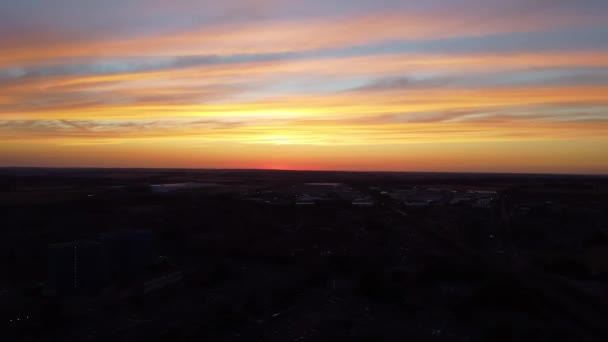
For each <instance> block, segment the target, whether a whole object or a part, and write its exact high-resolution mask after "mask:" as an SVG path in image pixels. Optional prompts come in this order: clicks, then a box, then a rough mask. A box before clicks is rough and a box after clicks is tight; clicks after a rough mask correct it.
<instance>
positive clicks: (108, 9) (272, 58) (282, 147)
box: [0, 0, 608, 174]
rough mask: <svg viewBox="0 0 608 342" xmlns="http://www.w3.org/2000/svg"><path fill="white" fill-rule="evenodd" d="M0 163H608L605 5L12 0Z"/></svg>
mask: <svg viewBox="0 0 608 342" xmlns="http://www.w3.org/2000/svg"><path fill="white" fill-rule="evenodd" d="M0 166H46V167H162V168H173V167H175V168H246V169H249V168H271V169H306V170H360V171H453V172H469V171H472V172H522V173H528V172H530V173H584V174H608V1H606V0H577V1H572V0H510V1H503V0H485V1H483V2H479V1H477V0H475V1H473V0H425V1H414V0H307V1H301V0H284V1H279V0H223V1H207V0H204V1H197V0H104V1H97V0H19V1H4V0H0Z"/></svg>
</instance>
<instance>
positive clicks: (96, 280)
mask: <svg viewBox="0 0 608 342" xmlns="http://www.w3.org/2000/svg"><path fill="white" fill-rule="evenodd" d="M105 269H106V263H105V257H104V253H103V249H102V245H101V243H99V242H96V241H74V242H67V243H59V244H51V245H49V259H48V275H49V277H48V279H49V289H50V290H51V291H53V292H55V293H56V294H59V295H71V294H84V293H92V292H96V291H98V290H100V289H101V288H103V287H104V285H105V283H106V277H105V275H106V273H105Z"/></svg>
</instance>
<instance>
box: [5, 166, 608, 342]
mask: <svg viewBox="0 0 608 342" xmlns="http://www.w3.org/2000/svg"><path fill="white" fill-rule="evenodd" d="M0 228H1V229H0V253H1V254H0V263H1V266H0V269H1V270H2V276H1V277H0V335H1V336H0V340H1V341H113V342H119V341H346V340H348V341H471V342H472V341H606V340H608V324H606V322H608V306H607V304H608V178H607V177H592V176H550V175H548V176H542V175H498V174H496V175H492V174H422V173H348V172H288V171H255V170H252V171H228V170H226V171H222V170H114V169H18V168H13V169H0Z"/></svg>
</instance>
